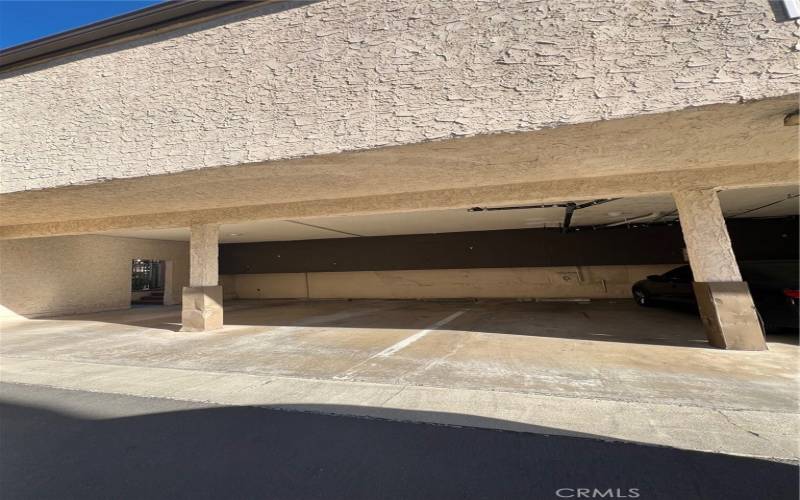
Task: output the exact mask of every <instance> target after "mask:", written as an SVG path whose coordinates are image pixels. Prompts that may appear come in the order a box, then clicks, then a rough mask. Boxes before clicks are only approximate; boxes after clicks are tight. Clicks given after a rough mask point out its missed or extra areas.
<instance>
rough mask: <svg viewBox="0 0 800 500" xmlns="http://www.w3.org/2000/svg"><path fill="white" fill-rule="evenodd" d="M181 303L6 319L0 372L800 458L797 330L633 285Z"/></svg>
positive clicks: (81, 386) (124, 390)
mask: <svg viewBox="0 0 800 500" xmlns="http://www.w3.org/2000/svg"><path fill="white" fill-rule="evenodd" d="M179 318H180V310H179V309H178V308H175V307H163V308H154V309H141V310H130V311H117V312H106V313H99V314H91V315H80V316H66V317H59V318H51V319H39V320H24V321H14V322H7V323H4V324H2V330H0V351H1V354H2V363H0V374H2V379H3V380H4V381H7V382H9V381H10V382H20V383H28V384H39V385H50V386H54V387H64V388H71V389H78V390H90V391H97V392H112V393H121V394H134V395H139V396H150V397H166V398H174V399H184V400H192V401H206V402H217V403H221V404H247V405H266V404H269V405H278V406H280V405H300V406H304V407H305V406H307V407H308V408H309V409H310V410H311V411H318V410H319V407H324V408H327V409H328V410H330V411H332V412H345V413H347V414H357V415H361V414H364V415H367V416H384V417H387V418H392V416H393V413H392V412H393V411H395V410H404V411H403V412H402V413H403V414H404V415H408V411H412V410H413V411H415V412H418V413H419V414H421V415H423V414H425V412H426V411H434V410H435V411H437V412H438V414H443V415H447V418H444V417H442V419H444V420H445V421H441V422H440V421H436V422H437V423H454V424H456V425H474V422H475V420H476V419H478V420H480V421H481V422H483V421H489V422H494V423H493V424H492V423H490V424H489V425H495V426H501V427H502V428H506V427H508V428H512V429H513V430H520V429H519V427H523V428H524V429H523V430H528V431H533V432H535V431H536V429H538V428H541V427H547V428H548V429H556V432H559V429H560V430H561V431H563V432H565V433H578V434H582V433H591V434H597V435H602V436H606V437H608V438H609V439H620V440H630V441H635V442H646V443H651V444H664V445H668V446H675V447H683V448H687V449H702V450H708V451H721V452H725V453H733V454H742V455H752V456H761V457H768V458H780V459H787V460H794V459H796V458H797V456H798V453H797V439H796V437H795V436H796V435H797V429H798V425H797V424H798V422H797V397H798V396H797V388H798V374H797V361H798V352H799V351H798V347H797V345H796V344H793V343H792V342H796V337H795V338H792V337H783V338H780V337H775V338H772V339H771V342H770V343H769V347H770V350H769V351H765V352H732V351H724V350H719V349H714V348H712V347H710V346H709V345H708V344H707V342H706V341H705V336H704V333H703V329H702V325H701V324H700V322H699V320H698V319H697V317H696V316H695V315H693V314H690V313H686V312H681V311H672V310H660V309H641V308H638V307H637V306H635V305H634V304H633V303H632V302H628V301H594V302H590V303H555V302H547V303H535V302H515V301H485V302H466V301H441V302H432V301H318V302H306V301H235V302H231V303H229V304H227V305H226V318H227V323H228V324H227V325H226V326H225V327H224V328H223V329H222V330H219V331H216V332H194V333H190V332H179V331H177V330H178V329H179V327H180V325H179V323H178V321H179ZM314 408H317V410H314ZM420 418H423V417H420ZM442 419H440V420H442ZM487 419H488V420H487ZM497 421H505V422H508V423H507V424H502V425H501V424H498V423H497Z"/></svg>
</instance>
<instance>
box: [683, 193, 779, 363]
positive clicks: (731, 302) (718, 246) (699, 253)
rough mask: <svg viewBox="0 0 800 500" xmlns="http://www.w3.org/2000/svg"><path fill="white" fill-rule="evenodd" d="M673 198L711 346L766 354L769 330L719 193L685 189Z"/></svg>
mask: <svg viewBox="0 0 800 500" xmlns="http://www.w3.org/2000/svg"><path fill="white" fill-rule="evenodd" d="M673 197H674V198H675V205H676V206H677V207H678V217H679V219H680V223H681V231H682V232H683V241H684V242H685V243H686V253H687V254H688V256H689V265H690V266H691V268H692V274H693V275H694V281H695V283H694V290H695V296H696V298H697V305H698V307H699V309H700V316H701V319H702V321H703V326H704V327H705V330H706V335H707V336H708V340H709V342H710V343H711V345H714V346H716V347H721V348H723V349H739V350H753V351H759V350H765V349H766V348H767V344H766V342H765V341H764V332H763V331H762V328H761V323H760V321H759V320H758V313H757V311H756V308H755V305H754V304H753V298H752V297H751V296H750V289H749V288H748V287H747V283H745V282H743V281H742V275H741V274H740V272H739V265H738V264H737V263H736V256H735V255H734V253H733V247H732V246H731V239H730V236H729V235H728V228H727V226H726V225H725V218H724V217H723V215H722V209H721V208H720V206H719V198H718V196H717V192H716V190H714V189H701V190H696V191H682V192H678V193H673Z"/></svg>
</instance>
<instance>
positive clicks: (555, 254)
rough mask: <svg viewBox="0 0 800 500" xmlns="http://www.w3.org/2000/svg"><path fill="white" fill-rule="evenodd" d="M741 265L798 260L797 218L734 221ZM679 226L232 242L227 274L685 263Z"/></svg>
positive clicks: (226, 250)
mask: <svg viewBox="0 0 800 500" xmlns="http://www.w3.org/2000/svg"><path fill="white" fill-rule="evenodd" d="M728 229H729V232H730V234H731V239H732V240H733V245H734V251H735V252H736V254H737V257H738V258H739V259H740V260H757V259H789V258H797V247H798V238H797V233H798V231H797V219H796V218H792V219H770V220H753V219H743V220H732V221H729V223H728ZM682 248H683V238H682V236H681V231H680V227H679V226H678V225H677V224H671V225H654V226H649V227H632V228H627V227H615V228H606V229H597V230H593V229H591V228H583V229H581V230H579V231H573V232H570V233H567V234H564V233H561V231H559V230H557V229H515V230H503V231H476V232H463V233H440V234H419V235H407V236H380V237H360V238H337V239H326V240H304V241H277V242H259V243H235V244H225V245H221V246H220V272H221V273H222V274H248V273H294V272H323V271H377V270H401V269H466V268H479V267H484V268H491V267H494V268H497V267H548V266H573V265H581V266H592V265H593V266H598V265H625V264H630V265H635V264H669V263H675V264H680V263H682V262H683V252H682Z"/></svg>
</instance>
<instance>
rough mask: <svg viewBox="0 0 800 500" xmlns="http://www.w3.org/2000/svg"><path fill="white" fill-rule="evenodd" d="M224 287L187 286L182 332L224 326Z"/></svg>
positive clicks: (184, 294)
mask: <svg viewBox="0 0 800 500" xmlns="http://www.w3.org/2000/svg"><path fill="white" fill-rule="evenodd" d="M222 313H223V310H222V287H221V286H185V287H183V305H182V309H181V323H182V325H183V326H182V327H181V331H182V332H205V331H208V330H219V329H220V328H222Z"/></svg>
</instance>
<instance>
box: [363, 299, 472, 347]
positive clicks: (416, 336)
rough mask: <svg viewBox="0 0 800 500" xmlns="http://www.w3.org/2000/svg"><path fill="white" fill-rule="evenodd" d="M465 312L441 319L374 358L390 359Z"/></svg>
mask: <svg viewBox="0 0 800 500" xmlns="http://www.w3.org/2000/svg"><path fill="white" fill-rule="evenodd" d="M465 312H467V311H466V309H464V310H461V311H458V312H455V313H453V314H451V315H450V316H448V317H446V318H444V319H440V320H439V321H437V322H436V323H434V324H432V325H431V326H429V327H428V328H426V329H425V330H420V331H419V332H417V333H415V334H414V335H412V336H410V337H408V338H405V339H403V340H401V341H400V342H398V343H396V344H394V345H392V346H389V347H387V348H386V349H384V350H382V351H381V352H379V353H378V354H376V355H374V356H372V357H373V358H388V357H389V356H391V355H392V354H394V353H396V352H397V351H399V350H400V349H405V348H406V347H408V346H410V345H411V344H413V343H414V342H416V341H417V340H419V339H421V338H422V337H424V336H425V335H427V334H429V333H430V332H431V331H433V330H436V329H437V328H439V327H441V326H444V325H446V324H447V323H450V322H451V321H453V320H454V319H456V318H457V317H459V316H461V315H462V314H464V313H465Z"/></svg>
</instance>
